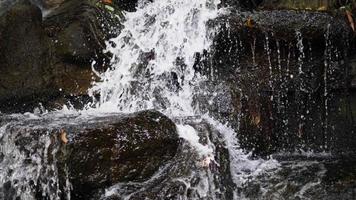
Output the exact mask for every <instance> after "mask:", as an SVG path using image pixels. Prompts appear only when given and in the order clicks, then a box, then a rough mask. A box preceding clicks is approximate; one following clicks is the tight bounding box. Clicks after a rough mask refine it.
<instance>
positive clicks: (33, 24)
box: [0, 0, 122, 112]
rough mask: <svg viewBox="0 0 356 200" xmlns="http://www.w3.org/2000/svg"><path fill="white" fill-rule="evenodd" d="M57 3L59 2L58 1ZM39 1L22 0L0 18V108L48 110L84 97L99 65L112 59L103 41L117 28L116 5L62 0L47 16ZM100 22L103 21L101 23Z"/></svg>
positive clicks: (6, 109)
mask: <svg viewBox="0 0 356 200" xmlns="http://www.w3.org/2000/svg"><path fill="white" fill-rule="evenodd" d="M56 2H57V1H56ZM43 15H44V14H43V13H42V12H41V10H40V9H39V8H38V6H37V4H32V3H31V1H25V0H20V1H16V2H14V3H12V4H11V6H8V7H7V9H6V12H5V13H4V14H3V15H2V16H1V19H0V61H1V62H0V69H1V71H2V73H1V75H0V82H1V83H0V102H1V103H0V105H1V106H0V111H2V112H25V111H32V110H33V108H34V107H37V106H39V103H42V105H43V106H45V107H46V108H48V109H53V108H56V107H61V106H63V103H65V102H67V101H68V100H69V99H72V98H73V97H78V98H81V97H83V96H86V91H87V89H88V87H89V86H90V83H91V82H92V81H93V80H94V79H95V76H94V74H93V72H92V66H91V65H92V62H94V61H95V65H94V67H95V68H96V69H97V70H105V69H106V68H107V67H108V62H109V60H110V56H111V55H109V54H104V53H103V50H104V49H105V48H106V44H105V42H104V41H106V40H108V39H109V38H112V37H115V36H116V35H117V34H118V33H119V30H120V28H121V25H120V20H121V18H120V17H122V16H121V13H120V10H119V9H116V10H114V11H109V10H107V9H105V7H104V5H103V4H102V3H100V2H97V1H90V0H88V1H74V0H73V1H70V0H68V1H65V2H60V3H59V2H58V6H57V7H56V8H55V9H54V10H52V11H51V12H50V14H47V15H45V18H43ZM103 24H104V25H103Z"/></svg>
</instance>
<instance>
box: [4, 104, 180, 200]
mask: <svg viewBox="0 0 356 200" xmlns="http://www.w3.org/2000/svg"><path fill="white" fill-rule="evenodd" d="M53 117H54V118H52V117H51V116H48V117H47V118H39V119H21V118H16V117H15V118H11V117H10V118H8V119H6V118H5V119H3V120H4V121H7V120H10V121H11V122H9V121H8V122H9V124H8V125H7V126H6V128H4V129H3V130H2V132H1V141H0V142H1V144H2V145H5V144H6V145H7V147H9V148H7V150H8V151H9V152H7V153H6V152H2V153H5V156H4V158H3V159H2V162H1V163H0V165H1V166H3V167H4V170H5V171H4V173H9V175H11V174H13V172H15V173H17V170H22V172H24V173H27V176H26V177H27V180H22V179H17V180H18V181H17V182H11V181H10V183H8V185H10V186H7V187H3V186H2V185H1V186H0V187H1V188H3V189H4V190H5V191H4V192H5V194H8V193H9V192H11V191H12V190H15V191H16V190H19V189H18V188H17V187H21V188H26V187H28V188H27V189H28V190H29V191H32V192H30V193H29V194H31V195H37V198H38V199H43V198H46V197H49V196H51V197H56V195H57V196H58V197H61V198H64V197H65V196H66V195H70V196H71V197H72V198H74V199H90V198H92V197H93V195H94V194H95V193H97V192H98V191H101V190H102V189H104V188H107V187H110V186H112V185H114V184H116V183H118V182H129V181H139V182H143V181H145V180H148V179H149V178H150V177H151V176H152V175H153V174H154V173H156V172H157V171H158V170H159V168H160V167H163V166H165V165H166V164H168V163H169V162H170V160H171V159H172V158H173V157H174V156H175V154H176V152H177V148H178V145H179V143H180V142H179V138H178V135H177V130H176V127H175V124H174V123H173V122H172V121H171V120H170V119H168V118H167V117H166V116H164V115H162V114H160V113H159V112H156V111H143V112H139V113H134V114H130V115H107V116H102V117H85V118H80V116H64V118H62V117H61V116H53ZM63 138H67V140H68V142H67V143H66V140H65V139H63ZM7 150H6V151H7ZM2 151H3V150H2ZM4 151H5V150H4ZM10 151H11V152H13V153H15V154H13V153H11V152H10ZM17 156H19V157H17ZM21 156H22V157H21ZM14 157H15V158H18V159H14ZM20 157H21V158H20ZM22 158H23V159H22ZM17 161H18V162H19V163H18V167H17V168H16V169H15V168H12V166H13V165H7V164H9V163H12V162H17ZM39 165H40V166H42V165H43V166H42V169H40V170H39V171H31V169H36V168H37V167H40V166H39ZM26 170H29V171H26ZM18 172H19V171H18ZM14 177H15V175H14ZM19 178H20V177H19ZM15 179H16V177H15ZM28 181H31V182H33V186H32V187H31V184H28ZM68 181H69V182H70V183H71V186H69V185H68ZM7 188H8V189H7ZM21 194H22V193H21V192H18V193H15V194H14V196H12V197H13V198H15V197H19V196H17V195H20V196H21ZM0 196H1V195H0Z"/></svg>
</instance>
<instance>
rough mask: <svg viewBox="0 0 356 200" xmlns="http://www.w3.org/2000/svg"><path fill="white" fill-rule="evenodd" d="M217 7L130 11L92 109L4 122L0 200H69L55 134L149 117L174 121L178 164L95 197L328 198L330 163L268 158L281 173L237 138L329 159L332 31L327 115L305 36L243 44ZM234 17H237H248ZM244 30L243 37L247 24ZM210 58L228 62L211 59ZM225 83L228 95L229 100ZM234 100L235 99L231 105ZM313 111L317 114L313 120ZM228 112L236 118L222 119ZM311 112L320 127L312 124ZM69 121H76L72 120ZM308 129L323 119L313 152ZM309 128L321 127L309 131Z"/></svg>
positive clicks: (184, 4)
mask: <svg viewBox="0 0 356 200" xmlns="http://www.w3.org/2000/svg"><path fill="white" fill-rule="evenodd" d="M219 3H220V2H219V1H218V0H194V1H188V0H154V1H150V0H146V1H144V0H141V1H139V4H138V8H137V11H136V12H132V13H125V19H124V22H123V27H124V28H123V29H122V30H121V33H120V35H119V36H118V37H117V38H113V39H111V40H110V41H108V42H107V46H108V48H107V50H106V51H108V52H110V53H111V54H112V55H113V57H112V60H111V63H110V66H109V67H108V68H109V69H108V70H107V71H106V72H97V71H96V70H95V69H94V67H93V71H94V72H95V73H96V74H97V76H98V77H99V78H100V81H98V82H95V83H93V87H92V88H91V89H90V90H89V94H90V95H91V97H92V98H93V99H94V101H93V103H90V104H88V105H87V106H86V108H85V109H83V110H80V111H76V110H74V109H69V110H68V109H63V110H61V111H58V112H51V113H43V114H38V113H34V114H28V113H27V114H25V115H12V116H6V117H4V119H6V118H9V119H6V120H7V121H6V120H5V122H1V121H0V125H1V128H0V145H1V146H0V199H1V198H2V199H13V198H15V197H18V198H20V199H50V200H54V199H71V195H72V194H71V189H72V185H71V183H70V181H69V180H70V177H69V176H70V174H69V172H68V167H67V165H63V163H61V162H62V161H63V160H61V159H62V158H59V156H63V157H65V156H66V153H67V152H61V151H62V150H63V149H62V148H60V147H61V145H62V146H65V145H63V142H64V141H63V138H61V137H62V136H61V135H60V136H59V137H58V135H56V134H58V133H60V134H62V131H61V130H63V129H60V128H61V127H62V125H63V126H64V125H68V124H71V125H73V124H74V125H76V124H75V123H76V122H77V121H76V120H78V119H80V120H81V121H80V120H79V121H80V122H83V121H84V122H87V121H90V120H91V117H92V116H93V115H95V116H101V115H105V114H108V113H109V114H112V113H114V114H118V113H125V115H126V114H128V113H134V112H137V111H142V110H148V109H153V110H158V111H160V112H162V113H164V114H165V115H167V116H168V117H169V118H170V119H172V120H173V121H174V122H175V125H176V127H177V130H178V134H179V136H180V138H181V139H182V141H183V142H182V144H180V146H179V149H178V150H177V152H178V153H177V154H176V155H177V156H176V157H174V159H175V160H173V161H172V162H171V163H168V164H167V165H164V166H161V168H160V169H159V170H158V171H156V172H155V174H154V175H153V176H150V178H149V179H148V180H147V179H144V181H141V182H140V181H137V182H135V181H130V182H115V183H114V184H112V183H110V186H107V185H106V186H105V188H104V189H103V188H100V190H102V191H100V192H98V193H97V194H98V195H99V196H95V197H94V198H97V199H103V200H107V199H142V198H143V197H145V198H146V197H147V198H149V197H148V196H151V197H152V196H155V198H153V197H152V198H153V199H162V198H163V197H167V198H173V199H209V200H210V199H277V198H291V199H295V198H307V197H310V196H311V197H317V195H315V194H312V191H313V190H316V191H320V193H321V192H325V191H326V193H327V192H328V191H333V190H332V189H329V188H327V189H325V188H323V187H328V185H327V186H325V185H323V184H325V183H324V182H323V181H324V180H323V179H324V178H325V176H326V174H327V173H328V170H330V168H333V166H335V162H334V160H333V157H332V156H330V155H329V154H327V153H320V154H315V153H310V152H303V151H302V150H301V151H302V153H299V154H298V153H296V154H293V153H291V154H288V153H285V152H281V153H280V154H275V155H274V156H276V158H279V160H280V162H277V161H275V160H273V159H269V160H264V159H258V158H253V156H254V155H252V153H246V152H244V150H243V148H242V147H241V146H242V144H243V142H241V143H240V141H239V140H238V139H237V138H239V136H240V135H243V134H241V132H244V131H246V130H247V133H248V134H249V133H252V134H250V135H248V134H245V135H243V136H246V135H247V137H251V138H252V140H254V139H256V138H254V137H259V136H258V135H257V134H255V132H254V131H256V132H262V134H261V135H262V136H261V137H262V138H263V139H265V140H263V139H262V140H260V141H259V140H258V139H257V142H256V143H253V145H255V146H253V148H255V147H256V148H257V149H258V148H260V149H262V151H263V148H267V149H268V148H270V147H271V146H272V145H276V144H277V145H278V144H282V145H281V146H283V147H280V148H278V147H277V148H276V150H277V151H279V150H281V149H282V150H287V151H288V150H289V149H290V148H298V147H303V145H300V143H302V144H304V143H303V142H305V141H306V142H305V143H307V142H308V141H307V140H308V139H309V140H311V143H313V142H315V143H316V144H317V146H322V148H321V149H322V150H324V148H323V146H324V145H325V143H326V141H327V140H330V138H326V137H328V136H329V135H330V133H331V132H332V130H329V129H328V128H329V127H332V123H333V121H332V118H330V119H329V118H328V117H329V116H332V114H333V113H332V111H333V110H332V108H333V105H332V101H331V100H332V97H333V96H332V85H333V84H332V83H331V82H330V81H331V80H332V78H333V74H332V72H333V71H332V68H333V62H338V61H339V60H341V59H342V58H339V54H340V52H338V51H339V50H336V49H334V47H333V45H332V43H331V39H330V38H331V35H332V34H331V29H330V27H329V26H328V27H327V29H326V30H327V32H326V33H325V43H326V44H325V46H326V47H325V53H324V54H325V55H324V56H325V57H324V58H323V59H324V60H323V61H325V63H324V72H323V74H324V76H320V77H322V78H323V80H322V81H321V83H319V85H321V87H322V90H323V91H322V93H323V94H322V101H323V103H325V104H324V105H322V106H325V109H320V106H319V107H317V106H314V105H316V104H318V102H315V99H318V98H319V96H318V95H319V94H318V93H316V92H315V91H317V90H318V88H319V86H315V88H316V89H314V87H311V89H310V88H309V83H308V81H310V82H312V81H313V78H315V76H317V75H318V74H317V72H318V71H317V70H316V74H314V71H313V69H312V68H313V67H314V66H312V64H310V63H313V62H314V60H313V58H314V57H313V56H311V55H309V54H311V53H312V51H314V50H312V45H313V44H311V42H309V44H306V41H307V40H308V39H307V38H303V37H304V35H303V34H304V32H303V34H302V31H303V29H300V30H299V29H298V31H296V30H294V34H295V37H294V39H292V40H291V41H289V42H288V43H286V42H285V41H284V40H278V39H276V37H278V34H277V33H276V34H275V33H273V32H269V31H267V32H263V34H261V36H262V38H260V36H258V34H256V35H254V37H251V38H247V39H246V38H243V34H244V33H241V32H239V31H237V32H234V31H236V30H235V28H236V27H234V26H233V21H234V20H232V22H231V24H229V23H227V24H225V25H226V26H224V27H223V25H222V24H223V23H224V22H222V23H220V21H215V20H217V18H219V17H221V16H222V15H224V16H225V15H226V16H228V15H229V13H228V12H227V11H226V10H224V9H218V4H219ZM237 12H239V11H237ZM245 14H246V13H245ZM250 14H251V13H249V12H248V13H247V15H250ZM238 17H242V18H243V17H244V14H242V15H241V16H240V14H238ZM251 19H252V18H249V22H251V23H250V24H249V28H251V26H253V25H254V23H252V22H253V20H251ZM237 21H239V20H237ZM242 24H243V23H242ZM240 25H241V24H240ZM224 28H225V29H224ZM220 33H222V35H223V36H222V37H224V34H227V35H226V36H225V37H226V38H223V39H222V40H223V42H222V43H221V44H220V45H221V46H220V47H218V48H221V49H222V51H221V52H219V49H218V48H216V46H214V45H216V44H215V42H216V43H217V44H218V45H219V36H217V35H218V34H220ZM240 33H241V36H240ZM292 35H293V33H292ZM217 38H218V39H217ZM224 39H226V40H224ZM246 40H247V44H248V45H246ZM294 40H296V41H294ZM261 41H263V42H261ZM261 44H262V45H261ZM225 45H227V46H225ZM225 47H226V49H225ZM307 47H309V48H307ZM214 48H216V49H214ZM248 48H250V50H251V52H248V51H249V49H248ZM317 48H318V47H317ZM308 50H309V51H310V52H308ZM334 51H335V52H334ZM246 52H248V53H246ZM210 53H211V54H214V55H210ZM219 53H221V54H224V55H218V54H219ZM225 54H226V55H225ZM245 54H246V55H245ZM334 54H335V55H334ZM216 55H217V58H221V57H223V58H224V59H225V58H226V60H221V59H220V60H214V59H215V58H209V56H212V57H213V56H216ZM249 55H251V60H252V61H251V62H250V63H249V58H247V57H248V56H249ZM219 56H221V57H219ZM340 56H341V54H340ZM204 59H206V60H204ZM209 59H211V60H209ZM201 61H204V62H207V63H208V62H210V63H209V64H210V65H211V66H210V65H209V66H208V67H210V68H209V69H203V68H204V67H206V66H204V64H202V63H201ZM316 61H318V60H316ZM225 63H228V64H226V66H225ZM246 63H247V64H246ZM229 64H231V65H232V68H233V70H231V71H229V70H228V69H227V68H229V67H231V66H228V65H229ZM215 65H216V66H215ZM218 65H223V66H222V67H221V68H219V67H220V66H218ZM244 65H247V67H246V66H244ZM93 66H95V63H94V64H93ZM251 66H252V67H251ZM318 67H320V66H319V65H318ZM264 68H265V69H264ZM220 70H221V71H220ZM224 70H225V71H224ZM310 71H312V73H311V75H310V77H308V75H309V72H310ZM226 72H228V73H230V72H232V74H233V75H232V76H235V77H233V78H235V79H233V80H232V81H231V80H226V79H228V78H230V77H228V78H227V77H222V76H225V75H226ZM224 73H225V74H224ZM254 73H256V74H257V75H256V74H254ZM228 75H231V74H228ZM305 76H306V77H305ZM236 77H237V78H236ZM308 78H310V79H308ZM254 79H258V80H254ZM228 81H230V83H226V82H228ZM215 83H218V84H216V85H214V84H215ZM224 84H225V85H224ZM229 84H231V85H233V87H232V89H231V88H229V89H231V90H234V91H230V90H229V92H225V91H224V90H225V89H226V88H227V87H229V86H230V85H229ZM226 85H229V86H226ZM291 85H292V86H291ZM311 85H312V84H311ZM316 85H317V84H316ZM314 90H315V91H314ZM230 92H231V94H230ZM234 92H236V93H237V94H235V93H234ZM233 94H234V95H236V96H234V97H230V96H233ZM229 95H230V96H229ZM315 96H317V97H315ZM312 101H314V102H312ZM251 102H252V103H251ZM225 103H227V104H228V105H226V104H225ZM213 107H214V108H213ZM313 107H316V108H315V110H316V111H317V112H314V113H312V111H310V110H311V109H314V108H313ZM214 109H216V110H217V111H216V110H214ZM229 109H233V111H231V112H233V113H234V114H235V115H232V116H229V115H228V114H226V113H229ZM212 110H213V111H212ZM319 110H323V111H325V113H321V112H319ZM214 112H215V113H214ZM216 112H218V114H216ZM221 113H222V114H221ZM310 113H312V114H315V113H316V115H317V116H316V117H314V118H312V116H311V114H310ZM109 114H108V115H109ZM226 115H228V116H226ZM78 116H79V117H78ZM320 116H321V117H320ZM229 117H230V118H234V122H233V123H235V124H233V123H232V124H233V125H231V124H227V123H226V121H229V120H227V119H228V118H229ZM72 118H73V119H76V120H73V121H71V119H72ZM315 118H318V119H319V118H321V120H320V121H321V122H322V123H323V124H322V126H324V129H325V133H324V135H322V134H321V136H323V137H320V138H321V140H323V141H320V142H319V141H317V139H319V138H317V137H315V138H312V137H314V136H309V135H308V132H307V131H306V130H305V129H307V128H306V127H312V128H311V129H314V128H315V126H317V125H318V124H317V125H315V123H318V122H319V121H318V120H315ZM313 120H315V121H316V122H312V123H310V122H311V121H313ZM83 124H85V125H86V123H83ZM83 124H81V125H83ZM173 125H174V124H173ZM44 126H46V127H44ZM34 130H35V131H34ZM58 130H59V131H58ZM51 131H53V132H51ZM310 131H311V132H312V131H313V130H310ZM279 132H281V133H280V135H278V134H279ZM31 133H32V134H31ZM274 135H277V137H273V136H274ZM324 137H325V138H324ZM123 138H125V137H123ZM305 138H306V139H305ZM69 139H70V138H69ZM95 139H96V138H95ZM303 139H304V140H305V141H301V140H303ZM64 140H66V139H64ZM274 140H275V141H274ZM314 140H315V141H314ZM324 140H325V141H324ZM241 141H242V140H241ZM244 142H246V141H244ZM264 142H265V143H267V144H264ZM299 142H300V143H299ZM64 143H65V142H64ZM271 144H272V145H271ZM264 145H265V146H264ZM244 147H245V146H244ZM247 148H248V147H247ZM316 149H318V148H316ZM258 150H259V149H258ZM258 150H257V151H258ZM293 150H295V149H293ZM98 151H99V150H98ZM272 151H273V150H272ZM320 160H322V161H323V162H319V161H320ZM65 161H67V160H65ZM324 161H325V162H324ZM336 165H337V164H336ZM226 166H227V167H226ZM351 171H352V170H351ZM298 173H302V176H301V177H300V175H299V174H298ZM335 174H336V173H335ZM94 178H95V177H94ZM100 181H101V180H100ZM100 181H99V182H100ZM171 185H175V186H178V187H176V188H175V187H173V186H172V187H170V186H171ZM167 188H168V189H167ZM172 188H173V189H172ZM177 188H178V189H177ZM171 189H172V191H171ZM175 189H176V190H175ZM161 190H162V191H161ZM73 191H74V190H73ZM39 193H40V194H39ZM97 194H96V193H95V195H97ZM147 194H148V196H147ZM167 194H168V195H167ZM36 195H37V196H36ZM39 196H40V197H39ZM172 196H173V197H172Z"/></svg>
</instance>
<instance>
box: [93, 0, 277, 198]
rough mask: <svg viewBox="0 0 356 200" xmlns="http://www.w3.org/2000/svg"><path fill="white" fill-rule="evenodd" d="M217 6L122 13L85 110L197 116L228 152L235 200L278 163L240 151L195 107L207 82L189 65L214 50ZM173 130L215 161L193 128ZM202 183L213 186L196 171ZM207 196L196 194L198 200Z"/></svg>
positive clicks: (230, 135) (169, 2) (165, 5)
mask: <svg viewBox="0 0 356 200" xmlns="http://www.w3.org/2000/svg"><path fill="white" fill-rule="evenodd" d="M219 3H220V2H219V1H218V0H194V1H187V0H155V1H153V2H151V3H147V2H145V1H141V2H140V3H139V8H138V10H137V11H136V12H134V13H126V15H125V22H124V27H125V28H124V29H123V30H122V32H121V34H120V35H119V36H118V37H117V38H113V39H112V40H110V41H109V42H108V43H107V45H108V46H109V48H108V49H107V51H109V52H111V53H112V54H113V55H114V56H113V58H112V60H111V64H112V66H111V67H110V68H109V69H108V70H107V71H106V72H104V73H99V72H97V75H98V76H99V77H100V78H101V81H99V82H96V83H95V84H94V85H93V87H92V88H91V89H90V91H89V93H90V95H91V96H92V97H93V98H94V97H95V96H96V95H97V94H99V96H100V99H98V100H97V101H95V102H94V104H91V105H89V108H88V110H89V111H90V112H92V111H95V112H126V113H131V112H135V111H140V110H145V109H156V110H159V111H161V112H163V113H164V114H166V115H167V116H169V117H171V118H177V117H184V116H185V117H187V116H195V117H198V118H201V119H205V120H207V121H208V123H209V124H210V125H211V126H213V127H214V128H215V129H216V130H218V131H219V132H220V133H221V134H222V135H223V136H222V137H223V139H224V143H225V146H226V148H227V149H228V151H229V156H230V170H231V176H232V177H233V181H234V184H235V186H236V187H235V189H234V195H235V199H236V198H242V196H241V194H239V192H238V188H241V187H243V185H244V184H245V183H246V182H247V181H248V179H250V178H251V177H252V176H258V175H259V174H261V173H263V171H264V170H268V169H273V168H275V167H276V166H278V164H277V162H276V161H274V160H267V161H266V160H263V159H256V160H251V159H250V156H251V155H250V154H248V153H245V152H243V150H242V149H241V148H240V146H239V142H238V140H237V137H236V134H238V133H236V132H235V131H234V130H233V129H231V128H229V126H228V125H226V124H223V123H221V122H220V121H219V119H213V118H212V117H211V116H209V115H208V114H206V113H205V112H204V111H202V110H200V109H199V102H198V103H194V102H193V98H194V96H195V95H196V94H197V93H199V92H201V93H204V92H208V91H200V90H204V88H201V87H200V83H201V82H203V81H205V80H207V79H208V77H205V76H204V75H202V74H200V73H199V72H198V71H195V69H194V67H193V66H194V65H195V62H196V60H197V56H200V55H201V54H203V52H204V51H206V50H209V48H210V46H211V45H212V42H213V41H212V39H213V36H214V34H215V33H216V31H217V30H218V28H219V27H210V26H209V21H210V20H213V19H215V18H216V17H218V16H219V15H221V14H224V12H223V11H222V10H219V9H218V4H219ZM212 72H213V70H212ZM209 75H210V74H209ZM210 78H211V79H214V77H210ZM210 101H212V99H211V100H210ZM177 126H178V131H179V134H180V135H181V137H182V138H183V139H185V140H188V142H189V143H190V144H191V146H193V147H194V148H196V150H197V151H198V152H200V153H201V154H202V156H203V157H205V158H203V159H205V160H206V159H212V160H214V152H213V149H214V147H210V148H209V147H208V146H209V145H212V144H209V145H205V146H203V145H202V144H200V143H199V141H198V140H199V139H198V138H197V137H198V135H197V133H196V131H195V130H194V128H193V127H191V126H189V125H183V124H177ZM209 162H210V161H209ZM200 178H201V179H202V180H206V182H207V183H206V184H207V185H205V188H206V187H213V186H214V184H215V183H214V182H213V181H212V180H209V177H208V175H207V174H206V173H205V172H200ZM202 182H204V181H202ZM203 188H204V187H203ZM115 189H117V188H114V190H115ZM110 191H111V190H110ZM207 192H208V191H204V189H199V194H200V196H204V194H205V195H207ZM210 192H211V191H210ZM110 193H111V192H110ZM211 198H213V199H215V198H214V197H213V196H212V197H211Z"/></svg>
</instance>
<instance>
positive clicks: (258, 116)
mask: <svg viewBox="0 0 356 200" xmlns="http://www.w3.org/2000/svg"><path fill="white" fill-rule="evenodd" d="M212 24H213V25H214V26H219V27H220V28H219V31H218V32H217V34H216V36H215V38H214V42H213V47H212V49H211V52H209V53H208V55H207V56H203V57H202V58H203V59H201V60H200V61H199V62H200V65H201V66H202V67H201V68H202V70H201V73H203V74H205V75H206V76H208V77H209V78H210V80H213V83H212V84H210V86H209V84H205V86H204V87H208V88H209V87H210V88H209V89H208V91H212V92H211V93H210V94H208V95H206V94H204V95H205V97H197V99H198V101H199V107H203V108H206V109H207V110H209V111H210V113H211V114H212V115H214V116H218V118H219V119H224V120H226V121H227V122H229V123H230V124H232V126H233V127H234V128H235V129H236V131H237V132H239V134H238V137H239V139H240V142H241V144H242V146H243V147H244V148H247V149H249V150H254V152H255V153H258V154H269V153H271V152H274V151H280V150H282V151H289V150H291V151H294V150H295V149H296V148H297V149H304V150H310V149H312V150H315V151H324V150H331V151H334V152H339V151H349V150H352V151H354V150H355V149H354V148H353V145H352V142H346V143H347V144H346V143H345V141H355V139H356V138H355V137H354V136H353V134H352V133H353V131H354V125H353V124H354V121H353V113H352V111H351V110H350V106H351V107H352V104H353V103H352V100H351V97H350V95H349V88H350V87H351V84H350V82H351V81H350V79H351V74H350V71H351V66H350V63H349V62H348V60H349V58H350V55H352V54H353V52H354V50H353V47H352V45H351V44H350V42H352V41H353V40H352V38H353V31H352V29H351V28H350V26H349V22H348V21H347V19H346V18H345V17H344V15H339V14H334V15H333V14H330V13H326V12H314V11H293V10H255V11H254V12H249V11H240V12H235V11H234V10H232V11H231V12H229V13H228V14H226V15H225V16H221V17H220V18H218V19H216V20H215V21H214V22H212ZM214 81H215V82H214ZM213 94H214V95H216V96H213ZM204 95H203V96H204ZM204 98H206V99H207V100H206V101H205V100H204ZM199 99H201V100H202V101H201V100H199ZM213 99H214V101H212V100H213ZM210 101H212V102H214V103H213V104H211V103H209V102H210ZM215 102H218V103H215ZM219 102H220V103H219ZM219 104H221V105H225V106H226V105H229V106H228V107H232V108H231V109H224V108H223V107H224V106H220V108H219V106H218V105H219ZM320 138H323V139H322V140H321V139H320ZM346 138H347V139H346ZM343 144H344V145H343Z"/></svg>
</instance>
